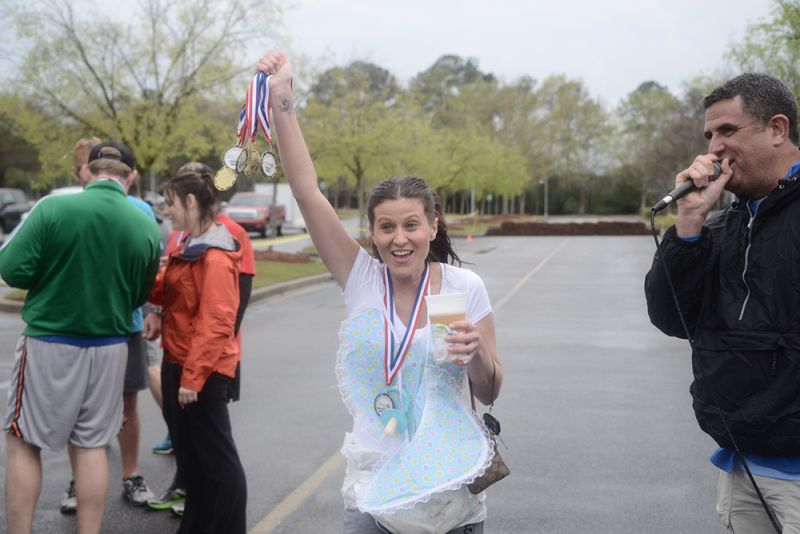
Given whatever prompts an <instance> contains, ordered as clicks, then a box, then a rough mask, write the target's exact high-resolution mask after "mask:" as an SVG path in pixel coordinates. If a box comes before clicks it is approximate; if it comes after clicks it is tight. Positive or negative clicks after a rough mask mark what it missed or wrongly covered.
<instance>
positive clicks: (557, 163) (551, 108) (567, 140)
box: [538, 75, 611, 214]
mask: <svg viewBox="0 0 800 534" xmlns="http://www.w3.org/2000/svg"><path fill="white" fill-rule="evenodd" d="M538 92H539V95H538V99H539V102H540V103H541V113H543V116H544V118H545V120H544V122H545V124H546V125H547V126H546V128H545V129H544V131H543V132H542V133H543V136H542V152H543V153H544V154H545V157H546V160H545V161H546V166H543V167H542V168H543V171H544V172H545V174H544V175H545V176H549V177H553V176H558V177H559V178H560V179H562V180H567V181H570V182H573V183H575V184H577V186H578V191H579V198H578V202H577V206H576V209H577V211H578V213H581V214H583V213H585V212H586V208H587V204H588V195H589V189H590V180H591V179H592V177H593V176H595V175H597V174H598V170H599V169H602V168H603V167H604V166H606V165H607V163H608V162H607V161H606V155H607V154H608V151H607V142H608V139H609V137H610V134H611V125H610V122H609V118H608V115H607V113H606V111H605V110H604V109H603V107H602V106H601V105H600V104H599V103H598V102H597V101H596V100H594V99H592V98H591V97H590V96H589V93H588V91H587V90H586V88H585V87H584V85H583V82H581V81H579V80H569V79H567V78H566V77H565V76H563V75H557V76H550V77H548V78H547V79H545V80H544V82H543V83H542V85H541V87H540V88H539V91H538Z"/></svg>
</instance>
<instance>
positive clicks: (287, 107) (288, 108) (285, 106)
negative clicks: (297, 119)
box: [278, 98, 294, 113]
mask: <svg viewBox="0 0 800 534" xmlns="http://www.w3.org/2000/svg"><path fill="white" fill-rule="evenodd" d="M278 109H279V110H281V111H282V112H284V113H291V112H292V110H293V109H294V105H293V104H292V100H291V99H289V98H284V99H283V100H281V105H280V106H279V107H278Z"/></svg>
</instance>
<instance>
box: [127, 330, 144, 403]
mask: <svg viewBox="0 0 800 534" xmlns="http://www.w3.org/2000/svg"><path fill="white" fill-rule="evenodd" d="M143 389H147V341H146V340H145V339H144V337H143V336H142V333H141V332H136V333H135V334H131V335H130V336H128V363H127V364H126V365H125V389H124V391H125V393H134V392H136V391H141V390H143Z"/></svg>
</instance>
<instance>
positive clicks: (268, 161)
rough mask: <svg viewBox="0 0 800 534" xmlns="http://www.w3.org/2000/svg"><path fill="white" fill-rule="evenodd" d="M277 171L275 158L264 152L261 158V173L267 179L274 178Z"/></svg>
mask: <svg viewBox="0 0 800 534" xmlns="http://www.w3.org/2000/svg"><path fill="white" fill-rule="evenodd" d="M277 170H278V164H277V163H276V162H275V156H274V155H273V154H272V153H270V152H264V154H263V155H262V156H261V172H263V173H264V176H266V177H267V178H272V177H273V176H275V172H276V171H277Z"/></svg>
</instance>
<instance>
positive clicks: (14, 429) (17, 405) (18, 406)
mask: <svg viewBox="0 0 800 534" xmlns="http://www.w3.org/2000/svg"><path fill="white" fill-rule="evenodd" d="M27 363H28V337H27V336H26V337H25V340H24V341H23V342H22V356H20V362H19V376H18V377H17V395H16V399H15V400H14V419H12V420H11V428H10V429H9V431H10V432H11V434H12V435H13V436H15V437H18V438H20V439H21V438H22V430H21V429H20V427H19V424H18V423H17V421H19V417H20V415H21V412H22V391H23V389H24V386H25V365H26V364H27Z"/></svg>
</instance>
